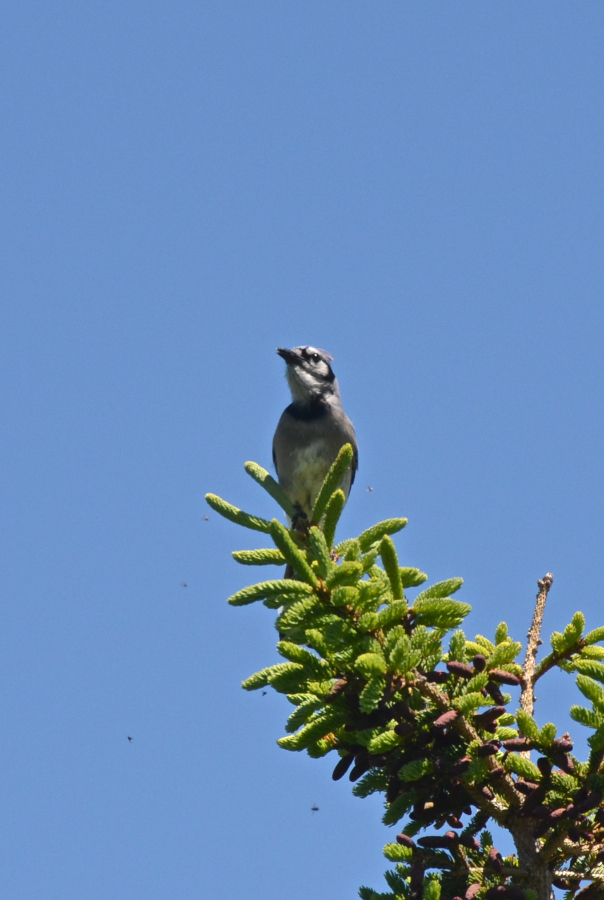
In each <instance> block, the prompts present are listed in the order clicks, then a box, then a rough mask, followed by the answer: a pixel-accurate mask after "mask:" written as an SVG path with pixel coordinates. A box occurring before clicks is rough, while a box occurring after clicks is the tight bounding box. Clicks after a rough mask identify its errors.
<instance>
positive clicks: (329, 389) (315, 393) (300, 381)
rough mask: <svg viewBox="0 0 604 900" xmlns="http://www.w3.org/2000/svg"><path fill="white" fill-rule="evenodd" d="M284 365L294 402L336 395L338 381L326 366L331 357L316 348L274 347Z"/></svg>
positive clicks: (314, 400) (305, 402) (306, 401)
mask: <svg viewBox="0 0 604 900" xmlns="http://www.w3.org/2000/svg"><path fill="white" fill-rule="evenodd" d="M277 353H278V354H279V356H280V357H281V358H282V359H284V360H285V362H286V365H287V370H286V373H285V374H286V377H287V382H288V384H289V387H290V390H291V392H292V399H293V401H294V403H300V404H304V405H306V404H309V403H316V402H317V401H319V400H321V399H327V398H328V397H329V396H330V395H333V394H335V395H336V396H337V394H338V383H337V381H336V377H335V375H334V374H333V371H332V368H331V366H330V363H331V361H332V360H333V356H330V355H329V353H327V352H326V351H325V350H318V349H317V348H316V347H294V348H293V350H286V349H285V347H278V348H277Z"/></svg>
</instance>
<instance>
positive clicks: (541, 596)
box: [520, 572, 554, 716]
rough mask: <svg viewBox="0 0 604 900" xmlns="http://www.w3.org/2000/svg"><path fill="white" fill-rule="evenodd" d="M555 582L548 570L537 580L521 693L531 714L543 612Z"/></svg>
mask: <svg viewBox="0 0 604 900" xmlns="http://www.w3.org/2000/svg"><path fill="white" fill-rule="evenodd" d="M553 583H554V576H553V575H552V573H551V572H548V573H547V575H545V576H544V577H543V578H540V579H539V581H538V582H537V585H538V587H539V593H538V594H537V603H536V604H535V612H534V613H533V621H532V622H531V627H530V630H529V633H528V634H527V638H528V644H527V648H526V656H525V657H524V666H523V672H524V684H523V686H522V693H521V694H520V706H521V707H522V709H523V710H524V711H525V712H527V713H528V714H529V716H532V715H533V710H534V709H535V695H534V693H533V687H534V684H535V669H536V657H537V650H538V649H539V645H540V644H541V643H542V642H541V625H542V623H543V613H544V612H545V602H546V600H547V595H548V593H549V589H550V588H551V586H552V584H553Z"/></svg>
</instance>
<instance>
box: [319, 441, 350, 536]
mask: <svg viewBox="0 0 604 900" xmlns="http://www.w3.org/2000/svg"><path fill="white" fill-rule="evenodd" d="M353 459H354V450H353V449H352V444H344V446H343V447H342V449H341V450H340V452H339V453H338V455H337V457H336V459H335V462H334V463H333V465H332V467H331V468H330V470H329V472H328V473H327V475H326V476H325V480H324V482H323V484H322V486H321V490H320V491H319V495H318V497H317V499H316V500H315V505H314V508H313V511H312V521H313V522H314V523H315V525H318V524H319V522H320V521H321V519H322V518H323V513H324V512H325V510H326V509H327V504H328V503H329V501H330V499H331V496H332V494H333V492H334V491H337V489H338V488H339V487H340V484H341V482H342V478H343V477H344V475H345V474H346V472H347V471H348V469H349V468H350V467H351V465H352V461H353Z"/></svg>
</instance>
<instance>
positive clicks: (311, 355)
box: [310, 353, 321, 362]
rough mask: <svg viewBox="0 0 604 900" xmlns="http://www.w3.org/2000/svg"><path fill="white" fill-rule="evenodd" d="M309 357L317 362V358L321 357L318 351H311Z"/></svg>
mask: <svg viewBox="0 0 604 900" xmlns="http://www.w3.org/2000/svg"><path fill="white" fill-rule="evenodd" d="M310 358H311V359H312V361H313V362H319V360H320V359H321V357H320V356H319V354H318V353H311V354H310Z"/></svg>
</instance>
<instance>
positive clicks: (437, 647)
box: [207, 448, 604, 900]
mask: <svg viewBox="0 0 604 900" xmlns="http://www.w3.org/2000/svg"><path fill="white" fill-rule="evenodd" d="M351 461H352V449H351V448H348V449H346V448H344V449H343V451H342V453H341V454H340V456H339V458H338V460H337V461H336V463H335V464H334V466H333V467H332V469H331V471H330V473H329V475H328V477H327V479H326V481H325V484H324V486H323V489H322V491H321V493H320V495H319V498H318V499H317V502H316V504H315V508H314V512H313V523H311V526H310V528H309V529H308V531H307V532H306V533H303V532H302V533H301V532H300V531H288V529H287V528H285V527H284V526H283V525H281V524H280V523H279V522H278V521H277V520H273V521H272V522H268V521H266V520H264V519H259V518H257V517H254V516H251V515H249V514H248V513H244V512H242V511H241V510H239V509H237V508H236V507H234V506H232V505H231V504H228V503H226V502H225V501H223V500H221V499H220V498H219V497H216V496H215V495H208V498H207V499H208V503H209V504H210V505H211V506H212V508H213V509H214V510H216V511H217V512H219V513H220V514H221V515H223V516H224V517H225V518H227V519H229V520H231V521H233V522H236V523H237V524H240V525H243V526H245V527H247V528H250V529H253V530H256V531H263V532H266V533H267V534H270V535H271V537H272V538H273V540H274V542H275V545H276V547H275V549H274V550H273V549H264V550H251V551H245V550H244V551H238V552H237V553H235V554H234V556H235V559H236V560H237V561H238V562H241V563H243V564H245V565H267V564H282V563H283V562H284V561H287V562H289V563H291V565H292V567H293V569H294V571H295V573H296V579H295V580H294V579H287V580H285V579H276V580H274V581H265V582H262V583H260V584H256V585H252V586H250V587H247V588H244V589H243V590H241V591H238V592H237V593H236V594H234V595H233V596H232V597H231V598H229V602H230V603H231V605H233V606H242V605H247V604H249V603H253V602H255V601H257V600H261V601H263V602H264V604H265V606H268V607H269V608H271V609H279V610H280V612H279V614H278V616H277V619H276V623H275V624H276V628H277V629H278V631H279V634H280V641H279V643H278V644H277V650H278V652H279V653H280V655H281V656H282V657H283V658H284V661H283V662H281V663H278V664H276V665H273V666H269V667H268V668H266V669H263V670H262V671H261V672H258V673H256V674H255V675H252V676H250V678H248V679H247V680H246V681H245V682H244V684H243V687H244V688H245V689H246V690H257V689H259V688H261V687H266V686H269V685H270V686H271V687H273V688H274V689H275V690H276V691H278V692H280V693H284V694H286V695H287V696H288V699H289V700H290V701H291V702H292V703H293V704H294V709H293V711H292V713H291V715H290V716H289V719H288V720H287V724H286V726H285V731H286V735H285V736H284V737H282V738H280V740H279V742H278V743H279V745H280V746H281V747H283V748H284V749H287V750H292V751H305V752H307V753H308V754H309V756H311V757H312V758H319V757H322V756H325V755H326V754H329V753H332V752H333V751H336V753H334V754H333V755H334V757H335V758H336V759H338V754H339V758H340V761H339V762H338V765H337V766H336V770H335V771H334V778H337V779H339V778H343V776H344V775H345V774H347V775H348V779H349V780H350V781H351V782H353V784H354V787H353V792H354V794H355V795H356V796H357V797H367V796H369V795H370V794H374V793H381V794H383V795H384V796H385V813H384V817H383V821H384V823H385V824H386V825H395V824H397V823H399V822H400V823H401V825H402V826H403V828H402V832H401V834H400V835H399V839H397V841H396V842H394V841H393V842H391V843H388V844H387V845H386V847H385V848H384V854H385V856H386V858H387V859H388V860H389V861H390V862H391V863H393V865H394V868H393V869H391V870H390V871H389V872H387V873H386V881H387V883H388V887H389V888H390V892H389V893H379V892H375V891H373V890H372V889H371V888H368V887H363V888H361V889H360V891H359V895H360V897H361V898H362V900H440V898H441V897H442V898H443V900H452V898H455V897H459V898H466V900H473V898H476V900H495V898H498V897H499V898H501V900H549V893H548V891H549V890H550V888H549V887H548V885H550V884H551V877H553V873H555V872H558V875H557V876H556V877H557V878H558V881H560V884H561V885H562V884H564V885H566V888H567V894H566V897H567V900H573V898H574V897H575V895H577V898H578V900H604V806H603V805H602V804H603V799H604V648H602V647H601V646H598V642H600V641H604V628H596V629H595V630H593V631H591V632H589V633H588V634H587V635H584V630H585V619H584V616H583V615H582V614H581V613H576V614H575V615H574V616H573V618H572V620H571V622H570V623H569V625H568V626H567V627H566V628H565V629H564V631H563V632H557V633H554V634H553V635H552V638H551V648H552V649H551V652H550V653H549V654H548V655H547V656H545V658H543V659H542V660H541V662H540V663H539V665H538V667H537V670H536V678H537V679H539V678H541V677H542V676H544V675H545V674H546V673H547V672H548V671H549V670H551V669H552V668H554V667H557V668H560V669H561V670H563V671H566V672H569V673H575V675H576V680H577V687H578V689H579V691H580V692H581V694H582V695H583V697H584V698H585V700H586V701H587V705H586V706H579V705H575V706H573V707H572V708H571V716H572V718H573V719H574V721H576V722H578V723H580V724H581V725H584V726H586V727H588V728H590V729H591V732H592V733H591V735H590V737H589V739H588V741H589V746H590V754H589V758H588V759H587V760H586V761H584V762H582V761H579V760H577V759H576V757H574V756H573V755H572V749H573V745H572V741H571V739H570V738H569V736H568V735H563V736H562V737H559V736H557V733H556V728H555V726H554V725H553V724H552V723H546V724H545V725H543V726H542V727H539V725H538V724H537V722H536V721H535V719H534V718H533V716H532V715H530V713H529V712H527V711H526V709H523V708H517V704H514V706H509V704H511V702H512V697H511V695H510V694H508V693H505V692H504V691H503V687H504V686H505V687H506V688H507V687H508V686H509V687H510V688H511V691H512V692H514V698H515V700H517V699H518V698H519V692H520V685H521V683H522V678H523V670H522V668H521V667H520V665H519V664H518V662H517V661H516V660H517V657H518V654H519V653H520V651H521V645H520V644H519V643H517V642H514V641H513V640H512V639H511V638H510V637H509V634H508V629H507V625H506V624H505V622H501V623H500V624H499V625H498V626H497V628H496V630H495V634H494V639H492V640H491V639H490V638H487V637H485V636H483V635H476V636H475V637H474V638H473V639H469V638H468V637H466V635H465V634H464V632H463V631H461V630H460V629H459V625H460V624H461V622H462V621H463V620H464V618H465V617H466V616H467V615H468V613H469V612H470V607H469V605H468V604H466V603H463V602H460V601H458V600H454V599H452V598H451V594H453V593H454V592H456V591H457V590H459V588H460V587H461V584H462V580H461V579H460V578H452V579H449V580H447V581H442V582H439V583H437V584H434V585H432V586H431V587H428V588H427V589H426V590H424V591H422V593H420V594H419V595H418V596H417V597H416V598H415V601H414V602H413V603H412V605H410V603H409V601H408V599H407V597H406V596H405V590H406V589H407V588H410V587H417V586H418V585H420V584H422V583H423V582H424V581H425V580H426V576H425V574H424V573H423V572H421V571H420V570H419V569H415V568H411V567H401V566H400V565H399V559H398V555H397V552H396V548H395V546H394V543H393V541H392V538H391V537H390V535H392V534H395V533H396V532H397V531H400V530H401V529H402V528H403V527H404V525H405V524H406V519H389V520H386V521H385V522H380V523H379V524H378V525H375V526H373V527H372V528H369V529H367V530H366V531H364V532H363V533H362V534H361V535H360V536H359V537H358V538H352V539H348V540H346V541H342V542H341V543H340V544H338V545H337V547H336V548H335V550H332V548H333V545H334V542H335V532H336V527H337V524H338V521H339V517H340V514H341V512H342V509H343V507H344V494H343V493H342V491H341V490H340V488H339V485H340V483H341V479H342V475H343V474H344V472H345V471H346V469H347V467H348V466H350V464H351ZM246 470H247V471H248V472H249V474H250V475H251V476H252V477H253V478H254V479H255V480H256V481H257V482H258V483H259V484H261V485H262V486H263V487H264V488H265V489H266V490H267V491H268V493H269V494H270V495H271V496H273V497H274V498H275V499H276V500H277V502H279V503H280V505H281V506H282V508H283V509H284V510H285V511H286V512H288V513H290V514H291V510H289V509H288V501H287V498H284V496H283V495H282V492H281V489H280V487H279V486H278V485H277V484H276V482H274V480H273V479H272V478H271V476H270V475H268V473H267V472H266V471H265V470H264V469H262V468H261V467H259V466H256V465H255V464H254V463H247V464H246ZM380 559H381V562H382V566H380V565H379V564H378V561H379V560H380ZM456 629H457V630H456ZM531 708H532V707H531ZM531 750H532V751H533V752H534V753H535V754H536V756H535V757H534V758H533V759H531V758H530V751H531ZM490 819H493V820H494V821H495V822H496V823H497V824H498V825H499V826H500V827H502V828H507V829H508V830H509V831H510V832H511V834H512V837H513V838H514V840H515V841H516V843H517V846H521V847H524V851H523V852H525V854H526V852H528V851H527V850H526V848H527V846H528V847H529V849H530V848H531V847H532V848H533V849H532V850H530V853H532V854H533V855H532V856H531V858H530V859H531V860H532V861H529V862H528V863H527V862H526V859H525V862H524V863H522V865H524V866H525V869H526V870H522V869H521V864H520V863H519V860H518V859H517V858H516V857H509V858H507V859H505V860H503V859H502V858H501V855H500V854H499V853H498V852H497V850H496V848H494V847H493V839H492V836H491V834H490V832H488V831H487V830H486V829H485V826H486V824H487V823H488V822H489V820H490ZM401 820H404V821H403V822H401ZM464 826H465V827H464ZM446 828H449V829H450V830H449V831H446V832H445V833H443V830H444V829H446ZM399 829H400V825H399ZM426 831H427V832H428V834H426ZM421 832H423V833H424V836H423V837H418V838H417V839H415V836H416V835H419V834H420V833H421ZM411 838H414V840H413V841H411V843H409V841H410V839H411ZM478 838H480V840H478ZM537 870H539V871H541V872H546V873H549V874H548V875H547V878H549V881H548V880H547V878H546V879H545V881H544V880H543V878H542V879H541V881H538V880H536V874H535V873H536V872H537ZM560 870H564V872H562V873H560ZM562 875H564V878H562ZM578 875H580V876H581V877H580V878H579V877H577V876H578ZM571 876H572V877H571ZM565 879H566V880H565ZM581 881H583V882H584V883H585V882H587V883H588V887H587V888H585V887H583V890H582V891H581V896H580V898H579V895H578V894H577V892H578V891H579V888H580V887H581ZM544 884H545V887H544V886H543V885H544ZM586 891H587V893H586ZM334 895H335V891H334Z"/></svg>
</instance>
